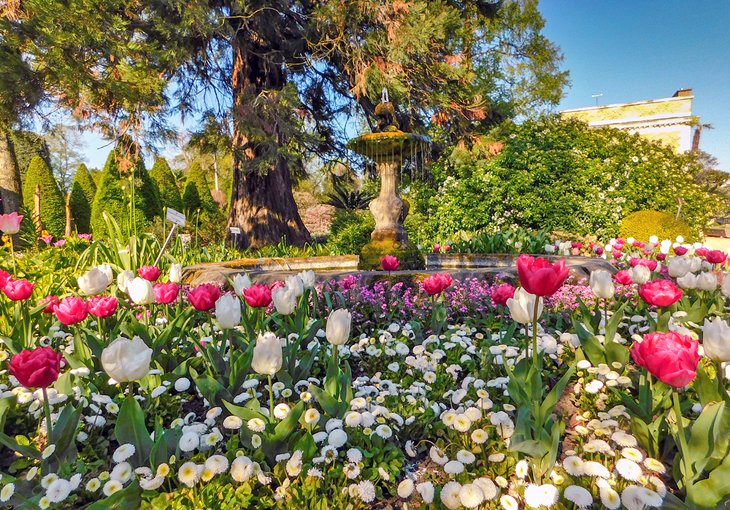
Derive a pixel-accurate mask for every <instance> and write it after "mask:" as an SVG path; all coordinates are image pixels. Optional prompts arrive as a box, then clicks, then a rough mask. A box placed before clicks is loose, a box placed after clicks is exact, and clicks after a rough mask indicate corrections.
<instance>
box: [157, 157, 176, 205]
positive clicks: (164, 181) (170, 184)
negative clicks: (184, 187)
mask: <svg viewBox="0 0 730 510" xmlns="http://www.w3.org/2000/svg"><path fill="white" fill-rule="evenodd" d="M150 177H152V180H154V181H155V183H156V184H157V188H158V189H159V190H160V200H161V202H162V207H163V208H165V207H171V208H173V209H175V210H177V211H181V212H182V210H183V202H182V197H181V196H180V190H179V189H178V187H177V183H176V182H175V176H174V175H173V173H172V170H171V169H170V165H168V164H167V160H166V159H165V158H162V157H158V158H155V163H154V164H153V165H152V169H151V170H150Z"/></svg>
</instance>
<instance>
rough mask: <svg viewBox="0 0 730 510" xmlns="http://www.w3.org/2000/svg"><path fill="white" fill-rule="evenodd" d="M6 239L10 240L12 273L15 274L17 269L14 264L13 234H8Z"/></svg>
mask: <svg viewBox="0 0 730 510" xmlns="http://www.w3.org/2000/svg"><path fill="white" fill-rule="evenodd" d="M8 237H9V238H10V257H11V258H12V259H13V273H16V272H17V271H18V268H17V266H16V264H15V249H14V246H13V234H9V235H8Z"/></svg>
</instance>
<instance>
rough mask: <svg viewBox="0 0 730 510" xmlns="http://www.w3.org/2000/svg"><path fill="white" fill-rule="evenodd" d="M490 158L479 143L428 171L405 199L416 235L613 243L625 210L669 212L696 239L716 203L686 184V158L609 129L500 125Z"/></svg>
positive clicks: (693, 173) (694, 169)
mask: <svg viewBox="0 0 730 510" xmlns="http://www.w3.org/2000/svg"><path fill="white" fill-rule="evenodd" d="M499 130H500V131H499V132H495V133H494V134H493V136H494V137H496V138H501V139H504V140H505V143H504V148H503V149H502V151H501V152H500V153H499V154H498V155H494V154H490V151H489V144H488V139H486V138H485V139H484V141H483V142H481V143H480V141H478V142H477V143H475V144H474V145H473V146H472V147H461V146H460V147H457V148H455V149H454V150H453V151H452V152H451V153H450V154H448V155H447V156H445V157H443V158H441V159H440V160H438V161H437V162H435V163H434V164H433V165H432V169H431V170H432V179H433V182H431V183H429V186H423V187H421V188H417V189H416V190H415V192H413V193H412V198H413V200H414V201H415V203H414V209H415V211H416V212H418V213H420V214H423V215H424V222H425V226H424V227H423V229H422V230H423V231H424V235H428V236H430V237H432V238H433V240H434V241H443V240H447V239H448V240H454V241H456V240H458V239H463V238H466V237H470V236H472V235H474V234H475V233H477V232H480V231H483V232H486V233H495V232H498V231H501V230H505V229H509V228H511V227H522V228H527V229H531V230H548V231H554V230H561V231H566V232H573V233H576V234H596V235H598V236H599V237H601V238H603V239H607V238H610V237H613V236H616V235H617V234H618V233H619V227H620V225H621V220H622V218H623V217H625V216H627V215H629V214H631V213H632V212H634V211H639V210H645V209H652V210H658V211H670V212H673V211H675V210H676V208H677V206H678V203H677V199H678V198H682V199H683V201H684V203H683V205H682V220H683V221H684V222H685V223H687V225H689V227H690V229H691V231H692V232H693V234H695V235H697V234H699V233H700V232H701V231H702V229H703V228H704V227H705V225H707V222H708V220H709V219H710V218H712V217H713V215H714V214H715V212H716V211H717V210H718V206H719V205H720V204H719V202H718V201H717V200H716V199H715V198H713V196H712V195H711V194H710V193H709V192H708V190H707V189H706V188H704V187H703V186H702V185H701V184H698V183H697V182H695V179H696V178H697V177H698V176H699V175H700V173H701V172H702V171H703V167H702V164H701V162H700V161H698V159H697V156H696V155H694V154H678V153H676V152H675V151H674V150H673V149H672V148H670V147H667V146H665V145H661V144H658V143H656V142H651V141H648V140H646V139H643V138H641V137H640V136H639V135H633V134H629V133H626V132H624V131H620V130H618V129H613V128H602V129H591V128H589V127H588V126H587V125H586V124H584V123H581V122H578V121H563V120H560V119H559V118H557V117H544V118H540V119H535V120H529V121H526V122H524V123H523V124H521V125H510V124H506V125H503V126H501V127H500V128H499Z"/></svg>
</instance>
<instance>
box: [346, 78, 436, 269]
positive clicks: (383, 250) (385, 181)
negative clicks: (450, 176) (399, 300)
mask: <svg viewBox="0 0 730 510" xmlns="http://www.w3.org/2000/svg"><path fill="white" fill-rule="evenodd" d="M375 115H376V117H377V121H378V126H377V129H378V130H377V131H375V132H373V133H366V134H363V135H361V136H358V137H356V138H353V139H352V140H350V141H349V142H348V144H347V147H348V148H349V149H350V150H352V151H353V152H356V153H357V154H360V155H361V156H364V157H365V158H366V159H367V160H368V161H370V162H372V163H374V164H375V167H376V169H377V172H378V175H379V176H380V194H379V195H378V197H377V198H375V199H374V200H373V201H371V202H370V212H371V213H372V214H373V217H374V218H375V230H373V232H372V234H371V235H370V237H371V239H372V240H371V241H370V243H368V244H367V245H365V247H364V248H363V250H362V252H361V253H360V268H361V269H374V268H377V267H379V266H380V257H382V256H384V255H395V256H397V257H398V258H399V259H400V261H401V268H403V269H414V268H420V267H422V266H423V260H422V258H421V257H420V255H419V253H418V249H417V248H416V247H415V246H413V245H411V244H409V242H408V234H407V233H406V230H405V228H404V227H403V221H404V220H405V218H406V216H407V215H408V204H407V203H406V202H404V201H403V199H402V198H401V197H400V196H399V195H398V175H399V173H400V172H401V168H402V166H403V164H404V162H405V161H406V160H408V159H409V158H410V161H411V164H413V162H414V161H419V160H422V159H423V156H424V155H425V154H426V151H427V150H428V147H429V144H430V139H429V138H428V137H427V136H423V135H418V134H414V133H406V132H404V131H401V130H400V128H399V125H398V121H397V119H396V115H395V107H394V106H393V103H391V102H390V101H389V100H388V92H387V90H385V89H383V96H382V99H381V102H380V104H378V105H377V106H376V107H375Z"/></svg>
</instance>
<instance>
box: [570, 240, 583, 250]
mask: <svg viewBox="0 0 730 510" xmlns="http://www.w3.org/2000/svg"><path fill="white" fill-rule="evenodd" d="M570 247H571V248H575V249H576V250H580V249H581V248H583V243H581V242H579V241H573V242H572V243H570Z"/></svg>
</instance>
